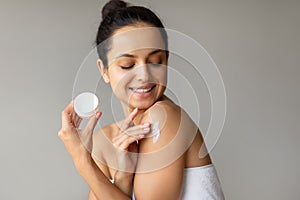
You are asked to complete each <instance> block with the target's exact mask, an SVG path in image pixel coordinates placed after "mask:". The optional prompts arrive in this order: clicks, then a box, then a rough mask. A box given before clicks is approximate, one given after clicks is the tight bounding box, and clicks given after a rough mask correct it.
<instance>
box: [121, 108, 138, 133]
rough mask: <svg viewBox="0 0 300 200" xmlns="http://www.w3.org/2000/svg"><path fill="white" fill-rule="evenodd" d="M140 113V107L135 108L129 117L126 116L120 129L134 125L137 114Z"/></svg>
mask: <svg viewBox="0 0 300 200" xmlns="http://www.w3.org/2000/svg"><path fill="white" fill-rule="evenodd" d="M137 114H138V108H135V109H134V110H133V111H132V112H131V113H130V114H129V116H128V117H127V118H125V120H124V121H123V123H122V124H121V127H120V129H121V130H125V129H127V128H128V127H130V126H132V125H133V119H134V118H135V117H136V116H137Z"/></svg>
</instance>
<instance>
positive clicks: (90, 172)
mask: <svg viewBox="0 0 300 200" xmlns="http://www.w3.org/2000/svg"><path fill="white" fill-rule="evenodd" d="M74 115H75V116H76V114H75V112H74V108H73V102H71V103H70V104H69V105H68V106H67V107H66V109H65V110H64V111H63V112H62V128H61V129H60V131H59V132H58V136H59V137H60V139H61V140H62V141H63V143H64V145H65V147H66V149H67V150H68V152H69V154H70V155H71V157H72V159H73V162H74V164H75V167H76V168H77V170H78V172H79V173H80V175H81V176H82V177H83V178H84V179H85V181H86V182H87V184H88V185H89V186H90V189H91V190H92V191H93V192H92V193H93V194H94V196H95V198H96V199H97V200H102V199H104V200H109V199H118V200H128V199H131V192H130V193H129V191H131V190H132V185H131V184H132V176H128V174H127V173H122V172H120V173H119V174H118V178H117V179H116V181H117V182H115V184H112V183H111V182H110V180H109V179H108V178H107V177H106V176H105V174H104V173H103V172H102V171H101V170H100V168H99V167H98V166H97V164H96V163H95V161H94V160H93V158H92V156H91V153H90V151H89V150H87V149H86V147H87V146H90V145H91V144H92V142H91V137H92V134H93V130H94V128H95V125H96V123H97V121H98V119H99V118H100V116H101V113H97V114H96V115H95V116H93V117H91V119H90V120H89V123H88V125H87V126H86V127H85V129H84V130H82V131H81V132H80V133H79V132H78V129H77V128H78V126H79V124H80V120H79V119H76V118H78V116H76V117H75V120H74V119H73V116H74ZM132 119H133V117H132V116H129V117H128V119H127V121H128V124H131V121H132ZM125 122H126V120H125ZM125 125H126V123H125ZM130 130H131V131H130ZM141 130H142V126H140V127H138V126H132V127H131V126H129V125H128V127H125V128H124V129H123V130H122V131H121V132H120V134H119V135H118V137H116V138H115V139H114V140H113V142H114V145H115V146H116V147H117V148H121V149H123V150H128V148H129V146H130V145H131V144H133V143H134V142H135V141H136V140H137V139H141V138H138V135H140V134H141ZM79 134H80V135H81V137H84V138H87V140H85V143H86V144H83V143H82V140H81V138H80V136H79ZM121 160H124V159H123V158H121ZM132 174H133V173H132ZM129 179H130V180H129ZM123 186H124V188H123V189H122V187H123ZM125 186H126V187H125ZM129 187H130V188H129ZM122 190H123V191H122ZM124 190H126V191H127V192H124Z"/></svg>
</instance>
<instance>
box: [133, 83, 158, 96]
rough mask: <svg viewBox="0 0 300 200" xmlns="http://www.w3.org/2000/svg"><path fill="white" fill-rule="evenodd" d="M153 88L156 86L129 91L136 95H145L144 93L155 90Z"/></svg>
mask: <svg viewBox="0 0 300 200" xmlns="http://www.w3.org/2000/svg"><path fill="white" fill-rule="evenodd" d="M155 87H156V85H146V86H141V87H137V88H129V89H130V90H132V91H133V92H134V93H137V94H145V93H150V91H152V90H153V88H155Z"/></svg>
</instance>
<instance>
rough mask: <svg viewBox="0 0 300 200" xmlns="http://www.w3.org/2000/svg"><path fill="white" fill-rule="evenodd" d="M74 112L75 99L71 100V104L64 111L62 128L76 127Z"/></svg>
mask: <svg viewBox="0 0 300 200" xmlns="http://www.w3.org/2000/svg"><path fill="white" fill-rule="evenodd" d="M73 112H74V111H73V101H71V102H70V104H69V105H68V106H67V107H66V108H65V109H64V111H63V112H62V116H61V117H62V129H70V128H73V127H74V124H73V120H72V113H73Z"/></svg>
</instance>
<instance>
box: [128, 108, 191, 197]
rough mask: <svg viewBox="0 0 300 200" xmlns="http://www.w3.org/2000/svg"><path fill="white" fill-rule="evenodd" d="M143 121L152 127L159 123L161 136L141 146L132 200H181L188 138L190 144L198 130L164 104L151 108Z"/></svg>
mask: <svg viewBox="0 0 300 200" xmlns="http://www.w3.org/2000/svg"><path fill="white" fill-rule="evenodd" d="M162 116H163V117H162ZM143 120H148V121H149V120H150V121H152V124H155V123H157V122H159V123H160V125H159V127H160V133H159V134H160V135H158V136H157V137H156V138H146V139H144V140H142V141H141V142H140V145H139V146H140V148H139V152H140V156H139V161H138V165H137V173H136V174H135V178H134V195H135V198H136V200H152V199H164V200H174V199H180V196H181V192H182V186H183V178H184V177H183V176H184V168H185V163H186V156H187V153H186V152H187V149H188V146H189V142H187V137H191V138H190V141H192V140H193V138H194V135H193V134H190V133H191V132H195V131H196V130H197V127H195V126H194V125H193V123H192V121H191V120H190V119H189V117H188V116H187V115H186V113H185V112H184V111H183V110H181V109H180V108H178V107H174V106H170V105H168V104H164V103H159V104H156V105H154V106H153V107H152V108H151V110H150V111H149V113H148V115H146V116H145V119H143ZM154 137H155V136H154ZM151 156H153V157H151Z"/></svg>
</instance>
